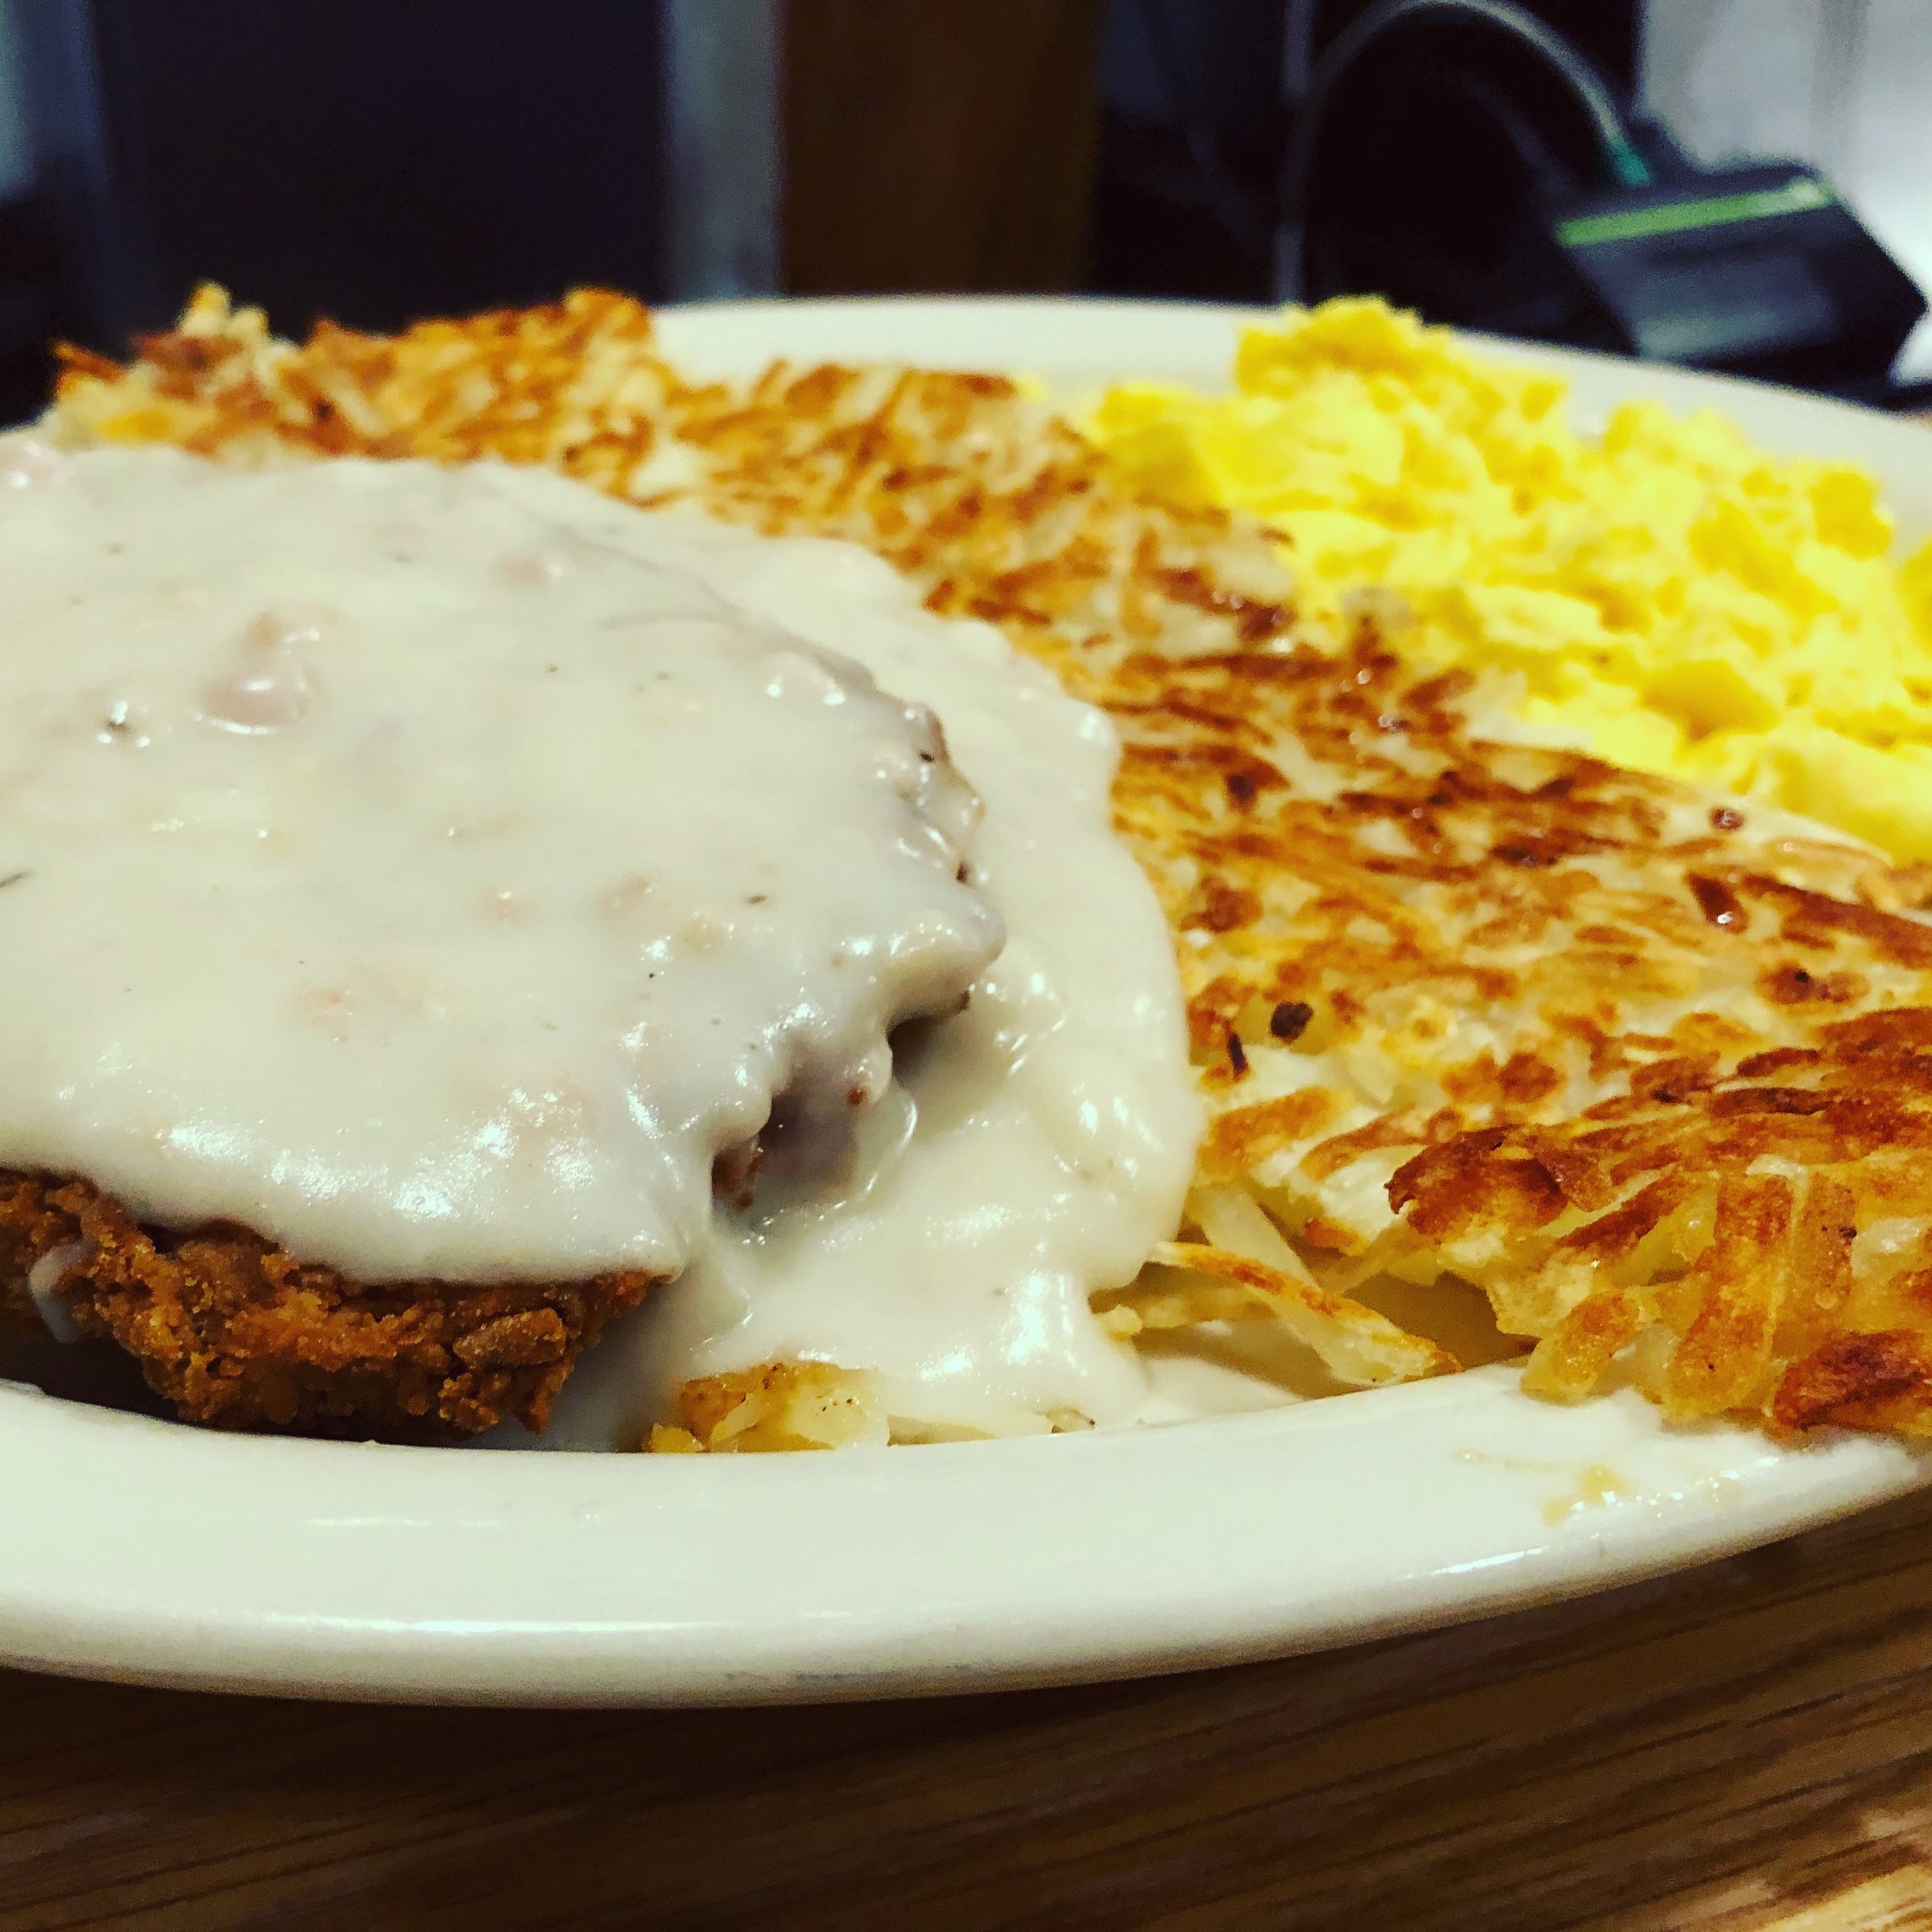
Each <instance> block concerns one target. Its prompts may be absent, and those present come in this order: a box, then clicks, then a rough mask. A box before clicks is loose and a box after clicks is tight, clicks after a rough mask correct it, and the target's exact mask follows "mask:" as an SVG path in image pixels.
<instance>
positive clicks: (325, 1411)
mask: <svg viewBox="0 0 1932 1932" xmlns="http://www.w3.org/2000/svg"><path fill="white" fill-rule="evenodd" d="M49 1256H55V1257H60V1259H56V1260H55V1261H53V1263H52V1264H50V1268H49V1270H43V1273H46V1272H53V1273H55V1274H56V1280H55V1281H51V1282H46V1281H43V1283H42V1284H40V1287H41V1294H42V1296H43V1298H52V1299H53V1302H54V1304H56V1305H55V1307H54V1308H53V1310H52V1311H51V1312H52V1313H53V1316H54V1318H55V1319H56V1321H57V1320H58V1319H59V1318H60V1314H61V1312H62V1311H64V1313H65V1315H66V1317H67V1318H70V1320H71V1321H72V1322H73V1325H74V1327H75V1328H77V1330H78V1331H79V1332H80V1333H81V1334H82V1335H88V1336H92V1337H97V1338H101V1339H104V1340H107V1341H111V1342H114V1343H116V1344H117V1345H118V1346H120V1347H121V1349H124V1350H125V1351H126V1352H128V1354H130V1355H132V1356H133V1357H134V1359H136V1360H137V1361H138V1362H140V1364H141V1370H142V1372H143V1373H144V1374H145V1376H146V1377H147V1379H148V1384H149V1386H151V1387H152V1388H153V1389H155V1392H156V1393H158V1394H159V1395H161V1396H165V1398H166V1399H167V1400H168V1401H169V1402H171V1403H173V1405H174V1406H175V1409H176V1410H178V1411H179V1413H180V1414H181V1416H182V1418H183V1419H184V1420H186V1421H189V1422H200V1423H213V1424H216V1425H218V1426H220V1427H226V1428H233V1429H263V1428H273V1429H294V1430H305V1431H308V1432H309V1433H311V1434H325V1435H355V1436H372V1437H384V1438H388V1439H396V1440H434V1439H435V1438H437V1437H456V1436H467V1435H474V1434H476V1433H478V1431H479V1430H484V1429H488V1428H490V1427H493V1426H494V1425H495V1424H496V1423H498V1422H501V1421H502V1420H504V1419H505V1417H515V1418H516V1419H517V1420H519V1421H520V1422H522V1423H523V1424H524V1425H525V1426H526V1427H529V1428H531V1429H541V1428H542V1427H543V1426H544V1424H545V1423H546V1421H547V1420H548V1419H549V1409H550V1403H551V1401H552V1400H553V1398H554V1397H555V1396H556V1393H557V1391H558V1389H560V1388H561V1387H562V1386H563V1383H564V1382H565V1380H566V1378H567V1377H568V1376H569V1375H570V1370H571V1369H572V1367H573V1366H574V1364H575V1362H576V1361H577V1356H578V1355H580V1353H581V1352H582V1351H583V1350H584V1349H587V1348H588V1347H590V1345H592V1344H594V1342H596V1340H597V1336H598V1335H599V1333H600V1331H601V1330H602V1328H603V1327H604V1323H605V1322H606V1321H608V1320H609V1319H610V1318H611V1316H612V1315H617V1314H621V1312H622V1311H624V1310H625V1309H627V1308H634V1307H635V1306H636V1305H637V1304H638V1302H639V1301H641V1300H642V1299H643V1298H644V1296H645V1293H646V1291H648V1289H649V1288H650V1287H651V1286H652V1285H653V1282H654V1280H655V1277H652V1276H651V1275H648V1274H641V1273H634V1272H632V1273H621V1274H600V1275H596V1276H593V1277H590V1278H589V1279H588V1280H584V1281H532V1282H504V1283H495V1284H473V1283H468V1282H452V1281H389V1282H373V1283H371V1282H359V1281H352V1280H350V1279H349V1278H348V1277H345V1276H344V1275H342V1274H338V1272H337V1271H336V1270H335V1269H333V1268H328V1267H316V1266H315V1265H313V1264H308V1263H304V1262H301V1261H298V1260H296V1259H295V1257H294V1256H293V1255H291V1254H289V1253H287V1252H286V1251H285V1250H283V1249H281V1248H278V1247H276V1246H275V1245H274V1243H273V1242H270V1241H267V1240H264V1239H263V1238H262V1236H260V1235H259V1234H257V1233H253V1232H252V1231H251V1230H249V1229H247V1228H243V1227H237V1226H233V1225H230V1224H227V1223H214V1224H212V1225H210V1226H205V1227H200V1228H196V1229H195V1230H192V1231H190V1232H188V1233H170V1232H168V1231H167V1230H162V1229H159V1228H155V1227H151V1226H142V1225H141V1223H138V1222H137V1221H136V1220H135V1219H134V1217H133V1216H131V1215H130V1214H129V1213H128V1210H127V1209H126V1208H125V1207H124V1206H122V1205H121V1202H118V1201H117V1200H116V1199H114V1197H113V1196H111V1195H107V1194H104V1193H103V1192H101V1191H100V1189H98V1188H97V1187H96V1186H94V1185H93V1184H92V1183H91V1182H87V1181H84V1180H71V1179H69V1180H63V1179H53V1178H49V1177H46V1176H43V1175H31V1174H22V1173H19V1172H14V1171H12V1170H8V1169H0V1318H4V1320H5V1324H6V1325H8V1326H12V1327H15V1328H18V1327H20V1326H22V1325H36V1326H37V1325H39V1324H40V1322H41V1321H42V1319H43V1312H42V1310H41V1308H39V1306H37V1305H36V1298H35V1297H34V1295H33V1294H31V1293H30V1292H29V1288H28V1286H27V1284H28V1281H29V1277H30V1276H31V1275H32V1271H33V1269H34V1267H35V1265H36V1263H39V1262H40V1261H41V1260H43V1258H45V1257H49ZM62 1260H65V1263H66V1265H65V1266H64V1267H63V1265H62Z"/></svg>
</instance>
